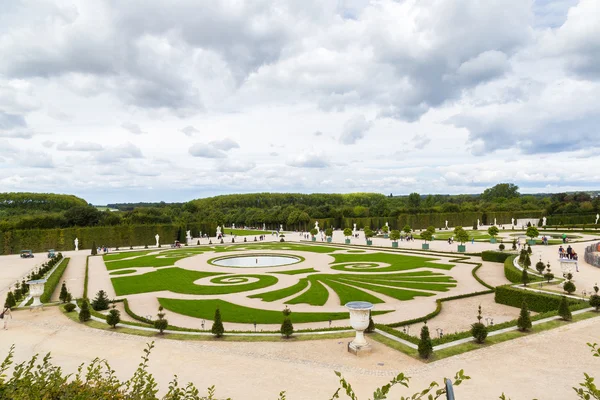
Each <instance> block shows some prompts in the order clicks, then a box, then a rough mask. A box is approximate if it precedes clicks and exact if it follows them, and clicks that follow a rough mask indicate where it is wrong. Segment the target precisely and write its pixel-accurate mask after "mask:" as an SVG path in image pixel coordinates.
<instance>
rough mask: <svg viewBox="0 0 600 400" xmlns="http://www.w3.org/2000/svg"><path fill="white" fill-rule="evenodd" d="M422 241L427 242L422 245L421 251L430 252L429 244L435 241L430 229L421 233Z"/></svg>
mask: <svg viewBox="0 0 600 400" xmlns="http://www.w3.org/2000/svg"><path fill="white" fill-rule="evenodd" d="M421 239H423V240H424V241H425V243H423V244H421V249H423V250H429V243H427V242H428V241H431V240H432V239H433V233H431V231H430V230H429V229H427V230H425V231H423V232H421Z"/></svg>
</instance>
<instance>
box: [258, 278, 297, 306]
mask: <svg viewBox="0 0 600 400" xmlns="http://www.w3.org/2000/svg"><path fill="white" fill-rule="evenodd" d="M307 286H308V280H306V279H302V280H301V281H300V282H298V283H296V284H295V285H293V286H290V287H287V288H284V289H279V290H274V291H272V292H266V293H259V294H255V295H252V296H248V297H250V298H251V299H262V301H267V302H270V301H276V300H281V299H285V298H286V297H289V296H292V295H294V294H296V293H298V292H301V291H302V290H304V289H305V288H306V287H307Z"/></svg>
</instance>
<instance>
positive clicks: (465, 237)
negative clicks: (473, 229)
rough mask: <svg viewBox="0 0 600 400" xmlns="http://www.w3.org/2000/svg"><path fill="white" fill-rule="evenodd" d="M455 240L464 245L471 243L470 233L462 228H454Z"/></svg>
mask: <svg viewBox="0 0 600 400" xmlns="http://www.w3.org/2000/svg"><path fill="white" fill-rule="evenodd" d="M454 238H455V239H456V240H458V241H459V242H460V243H461V244H464V243H466V242H468V241H469V233H468V232H467V231H465V230H464V229H463V227H462V226H457V227H456V228H454Z"/></svg>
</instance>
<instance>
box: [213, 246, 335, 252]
mask: <svg viewBox="0 0 600 400" xmlns="http://www.w3.org/2000/svg"><path fill="white" fill-rule="evenodd" d="M210 249H211V250H214V251H215V252H218V253H220V252H225V251H242V250H292V251H308V252H312V253H323V254H326V253H333V252H334V251H337V250H342V249H340V248H338V247H333V246H318V245H303V244H293V243H252V244H250V243H248V244H244V243H242V244H241V245H235V244H234V245H231V246H214V247H210Z"/></svg>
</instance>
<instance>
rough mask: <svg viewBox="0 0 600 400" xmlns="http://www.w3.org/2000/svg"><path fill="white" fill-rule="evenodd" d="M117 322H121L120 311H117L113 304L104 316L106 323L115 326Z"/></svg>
mask: <svg viewBox="0 0 600 400" xmlns="http://www.w3.org/2000/svg"><path fill="white" fill-rule="evenodd" d="M119 322H121V312H119V310H117V309H116V308H115V306H114V304H113V307H112V308H111V309H110V311H109V312H108V315H107V316H106V323H107V324H108V325H110V326H112V327H113V328H116V327H117V324H118V323H119Z"/></svg>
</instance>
